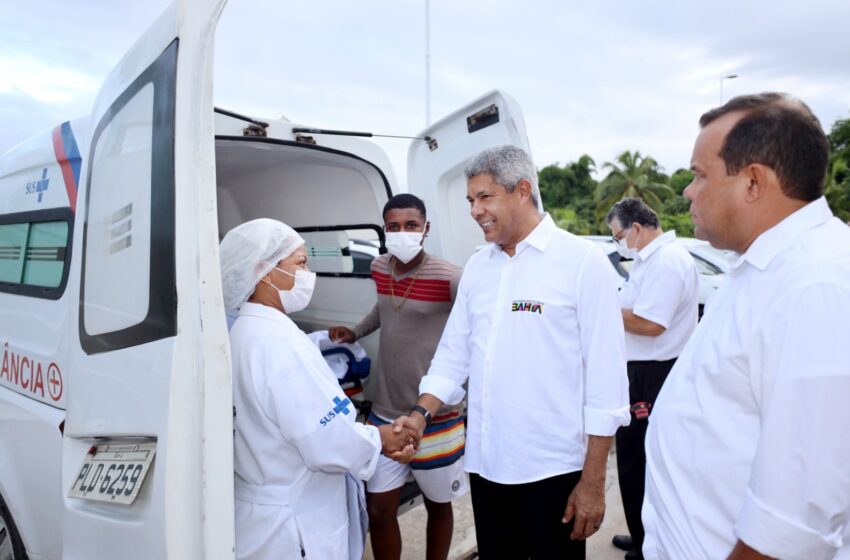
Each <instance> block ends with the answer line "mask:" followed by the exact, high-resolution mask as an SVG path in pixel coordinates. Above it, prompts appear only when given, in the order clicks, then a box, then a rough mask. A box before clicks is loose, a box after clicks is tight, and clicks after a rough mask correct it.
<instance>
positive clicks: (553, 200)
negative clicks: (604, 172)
mask: <svg viewBox="0 0 850 560" xmlns="http://www.w3.org/2000/svg"><path fill="white" fill-rule="evenodd" d="M595 168H596V163H595V162H594V161H593V158H591V157H590V156H588V155H583V156H581V157H580V158H579V159H578V161H574V162H570V163H568V164H566V165H564V166H563V167H561V166H559V165H557V164H553V165H547V166H546V167H544V168H543V169H541V170H539V171H538V172H537V179H538V183H539V185H540V197H541V198H542V199H543V206H544V208H561V207H564V206H571V205H573V204H576V203H578V201H580V200H581V199H584V198H588V197H590V196H591V195H592V193H593V190H594V189H595V188H596V181H594V180H593V177H592V176H591V173H593V170H594V169H595Z"/></svg>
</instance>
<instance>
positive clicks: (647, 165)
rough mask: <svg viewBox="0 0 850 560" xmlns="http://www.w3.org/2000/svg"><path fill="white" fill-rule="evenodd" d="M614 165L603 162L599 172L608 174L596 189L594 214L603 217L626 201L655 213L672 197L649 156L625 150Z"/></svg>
mask: <svg viewBox="0 0 850 560" xmlns="http://www.w3.org/2000/svg"><path fill="white" fill-rule="evenodd" d="M617 162H618V163H619V165H617V164H616V163H611V162H608V161H606V162H605V163H604V164H603V165H602V169H608V170H610V171H609V172H608V176H607V177H605V179H603V180H602V181H601V182H600V183H599V186H598V187H597V188H596V197H595V198H596V211H597V213H599V214H600V215H604V213H606V212H607V211H608V209H609V208H611V206H612V205H613V204H614V203H615V202H617V201H618V200H621V199H623V198H627V197H637V198H640V199H642V200H643V201H644V202H646V203H647V204H648V205H649V206H651V207H652V208H654V209H655V210H659V209H660V208H661V204H662V201H663V200H664V199H666V198H668V197H670V196H673V195H675V194H676V193H675V192H674V191H673V189H671V188H670V187H669V186H667V185H665V184H664V183H663V182H662V181H663V177H662V176H661V170H660V168H659V167H658V162H657V161H655V160H654V159H653V158H651V157H649V156H642V155H640V152H639V151H635V152H634V153H632V152H630V151H629V150H626V151H625V152H623V153H622V154H620V155H619V156H617Z"/></svg>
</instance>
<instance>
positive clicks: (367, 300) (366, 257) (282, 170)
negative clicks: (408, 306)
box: [216, 136, 391, 355]
mask: <svg viewBox="0 0 850 560" xmlns="http://www.w3.org/2000/svg"><path fill="white" fill-rule="evenodd" d="M216 174H217V193H218V224H219V236H220V237H223V236H224V235H225V234H226V233H227V232H228V231H230V230H231V229H232V228H234V227H236V226H237V225H239V224H241V223H244V222H247V221H249V220H253V219H256V218H273V219H277V220H280V221H282V222H284V223H286V224H288V225H290V226H292V227H293V228H295V229H296V230H298V231H299V233H300V234H301V236H302V237H303V238H304V239H305V241H306V245H307V252H308V259H309V260H308V264H309V266H310V269H311V270H312V271H314V272H316V273H317V275H318V279H317V282H316V288H315V292H314V294H313V298H312V300H311V303H310V305H309V307H308V308H307V309H305V310H304V311H301V312H299V313H297V314H293V319H295V321H296V323H298V325H299V326H300V327H301V328H302V329H303V330H304V331H305V332H308V333H309V332H312V331H315V330H322V329H327V328H328V327H329V326H332V325H339V324H343V325H353V324H355V323H357V322H358V321H359V320H360V319H361V318H363V317H364V316H365V315H366V314H367V313H368V312H369V311H370V310H371V308H372V306H373V305H374V303H375V300H376V296H375V287H374V284H373V283H372V280H371V276H370V273H369V261H370V260H371V258H373V257H374V256H376V255H377V254H378V253H379V251H382V250H383V249H382V247H383V245H384V243H383V238H384V234H383V230H382V224H383V219H382V216H381V212H382V210H383V205H384V204H385V203H386V201H387V200H388V199H389V197H390V196H391V194H390V183H389V181H388V179H387V177H386V176H385V175H384V173H383V172H382V171H381V170H380V169H379V168H378V167H377V166H375V165H373V164H372V163H370V162H367V161H365V160H364V159H361V158H359V157H357V156H354V155H353V154H350V153H346V152H343V151H339V150H334V149H329V148H324V147H321V146H317V145H313V144H307V143H299V142H292V141H283V140H276V139H272V138H256V137H237V136H218V137H217V138H216ZM361 342H362V343H363V344H364V346H365V347H366V349H367V352H368V353H369V354H372V355H374V350H375V349H376V345H377V339H376V337H373V336H370V337H366V338H365V339H364V340H363V341H361Z"/></svg>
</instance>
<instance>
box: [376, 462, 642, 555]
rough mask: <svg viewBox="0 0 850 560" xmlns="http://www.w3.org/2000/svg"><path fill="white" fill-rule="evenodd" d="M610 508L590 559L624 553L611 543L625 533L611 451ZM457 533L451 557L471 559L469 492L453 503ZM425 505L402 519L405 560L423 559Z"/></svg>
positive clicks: (592, 541) (589, 548)
mask: <svg viewBox="0 0 850 560" xmlns="http://www.w3.org/2000/svg"><path fill="white" fill-rule="evenodd" d="M605 487H606V490H605V500H606V506H607V511H606V514H605V521H604V522H603V524H602V528H601V529H599V532H597V533H596V534H595V535H593V536H592V537H591V538H590V540H588V543H587V558H588V560H622V558H623V555H624V554H625V553H624V552H622V551H621V550H618V549H616V548H614V546H612V545H611V538H612V537H613V536H614V535H617V534H625V533H627V532H628V530H627V529H626V521H625V518H624V517H623V504H622V502H621V501H620V490H619V488H618V487H617V464H616V457H615V456H614V454H613V453H612V454H611V455H610V456H609V458H608V477H607V478H606V483H605ZM454 514H455V533H454V538H453V539H452V549H451V552H450V553H449V558H450V559H451V560H461V559H463V560H467V559H469V560H471V559H473V558H477V557H476V556H475V555H474V552H475V550H476V548H475V529H474V527H473V520H472V505H471V503H470V500H469V494H467V495H466V496H464V497H463V498H462V499H460V500H457V501H456V502H455V503H454ZM425 519H426V517H425V506H423V505H421V504H420V505H418V506H416V507H415V508H413V509H411V510H410V511H408V512H407V513H404V514H402V515H401V517H400V518H399V523H400V524H401V536H402V542H403V543H404V550H403V552H402V555H401V557H402V560H422V559H423V558H425ZM363 558H364V560H373V556H372V549H371V548H370V547H367V549H366V554H365V555H364V557H363Z"/></svg>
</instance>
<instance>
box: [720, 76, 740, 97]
mask: <svg viewBox="0 0 850 560" xmlns="http://www.w3.org/2000/svg"><path fill="white" fill-rule="evenodd" d="M737 77H738V74H729V75H728V76H723V77H722V78H720V104H721V105H723V80H734V79H735V78H737Z"/></svg>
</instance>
